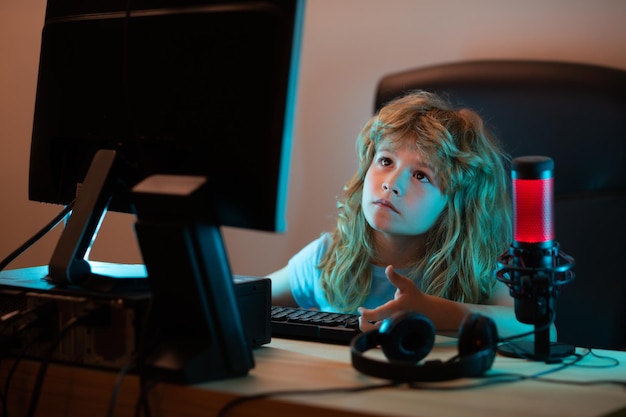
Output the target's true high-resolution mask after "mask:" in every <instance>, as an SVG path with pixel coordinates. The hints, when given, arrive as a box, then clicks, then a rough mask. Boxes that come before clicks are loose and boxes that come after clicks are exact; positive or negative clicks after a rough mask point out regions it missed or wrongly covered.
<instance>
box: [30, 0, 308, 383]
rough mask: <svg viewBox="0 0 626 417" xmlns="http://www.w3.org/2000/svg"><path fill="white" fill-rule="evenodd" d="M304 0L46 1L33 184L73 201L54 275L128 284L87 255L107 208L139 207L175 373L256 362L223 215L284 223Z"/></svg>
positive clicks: (203, 376) (194, 376)
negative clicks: (94, 266) (101, 271)
mask: <svg viewBox="0 0 626 417" xmlns="http://www.w3.org/2000/svg"><path fill="white" fill-rule="evenodd" d="M304 7H305V6H304V0H262V1H241V0H239V1H238V0H111V1H107V2H102V1H95V0H81V1H78V0H70V1H68V0H48V4H47V10H46V20H45V24H44V28H43V34H42V44H41V54H40V67H39V78H38V85H37V97H36V105H35V115H34V126H33V135H32V145H31V158H30V180H29V198H30V199H31V200H34V201H41V202H47V203H54V204H63V205H67V204H72V205H73V206H72V214H71V216H70V217H69V219H68V221H67V224H66V226H65V228H64V230H63V232H62V234H61V237H60V239H59V242H58V244H57V247H56V248H55V250H54V253H53V255H52V259H51V261H50V265H49V274H48V277H47V279H48V281H49V282H51V283H52V284H54V285H58V286H59V287H66V288H68V289H72V288H74V287H78V288H79V289H87V290H89V291H109V292H111V291H124V289H122V290H120V288H122V287H123V286H124V285H121V286H120V285H119V284H120V283H121V282H134V281H131V280H124V279H122V278H115V279H114V278H112V277H99V276H97V275H96V274H93V273H92V272H91V269H90V266H89V263H88V262H87V260H85V259H84V258H85V254H86V252H87V249H88V246H89V245H90V243H91V241H92V239H93V237H94V235H95V233H96V230H97V226H98V224H99V222H100V220H101V218H102V216H103V215H104V213H105V212H106V210H107V209H109V210H116V211H122V212H128V213H134V214H136V215H137V223H136V232H137V238H138V241H139V247H140V249H141V252H142V256H143V259H144V262H145V266H146V270H147V273H148V274H147V275H148V277H147V279H144V280H143V281H144V282H147V283H148V284H149V285H148V288H149V290H150V292H151V297H152V305H151V313H150V320H149V324H148V325H147V329H148V330H147V331H146V333H147V334H148V335H147V343H146V346H149V349H148V350H149V351H150V352H151V353H150V355H149V356H145V360H146V364H147V365H146V366H147V368H149V369H152V370H155V371H156V372H159V373H165V374H166V376H165V377H166V379H170V380H176V381H181V382H186V383H195V382H201V381H204V380H208V379H216V378H222V377H228V376H235V375H241V374H243V373H246V372H247V371H248V369H250V368H251V367H252V366H253V361H252V357H251V353H250V351H249V349H248V348H247V344H246V340H245V337H244V335H243V332H242V326H241V321H240V317H239V312H238V308H237V305H236V304H237V302H236V299H235V296H234V290H233V283H232V274H231V271H230V266H229V262H228V257H227V254H226V250H225V247H224V242H223V239H222V236H221V232H220V227H221V226H234V227H243V228H251V229H258V230H267V231H283V230H285V227H286V219H285V218H286V213H285V212H286V204H287V177H288V171H289V159H290V149H291V146H290V145H291V139H292V133H293V122H294V108H295V92H296V84H297V73H298V61H299V47H300V39H301V32H302V24H303V16H304ZM172 190H174V191H173V192H172ZM251 255H252V254H251ZM140 287H141V286H140ZM126 290H128V289H126ZM150 323H151V324H150Z"/></svg>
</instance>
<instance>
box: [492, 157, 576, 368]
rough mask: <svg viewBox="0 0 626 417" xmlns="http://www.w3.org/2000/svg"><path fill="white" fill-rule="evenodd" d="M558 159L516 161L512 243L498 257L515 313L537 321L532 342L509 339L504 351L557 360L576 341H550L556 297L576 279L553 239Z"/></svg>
mask: <svg viewBox="0 0 626 417" xmlns="http://www.w3.org/2000/svg"><path fill="white" fill-rule="evenodd" d="M553 174H554V161H553V160H552V159H551V158H548V157H546V156H522V157H518V158H515V159H513V161H512V162H511V176H512V180H513V219H514V222H513V243H512V244H511V247H510V248H509V250H508V251H507V252H505V253H503V254H502V255H501V256H500V257H499V258H498V264H499V268H498V271H496V276H497V278H498V280H500V281H501V282H503V283H504V284H506V285H507V286H508V287H509V290H510V291H509V292H510V294H511V296H512V297H513V298H514V299H515V317H516V318H517V320H518V321H520V322H522V323H526V324H533V325H534V326H535V340H534V341H533V342H530V343H527V342H515V343H514V344H504V345H502V346H501V347H500V348H499V351H500V352H501V353H503V354H505V355H509V356H514V357H523V358H528V359H534V360H540V361H546V362H552V361H558V360H560V359H561V358H564V357H567V356H570V355H573V354H574V346H572V345H569V344H565V343H558V342H550V325H551V324H553V323H554V319H555V316H556V299H557V297H558V295H559V291H560V289H561V287H562V286H564V285H565V284H568V283H570V282H571V281H572V280H573V279H574V272H573V271H572V268H573V267H574V264H575V261H574V258H572V257H571V256H569V255H567V254H566V253H565V252H563V251H561V250H560V248H559V244H558V242H556V241H555V240H554V223H553V218H554V212H553V211H554V209H553V206H554V191H553V190H554V175H553Z"/></svg>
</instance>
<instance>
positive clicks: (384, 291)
mask: <svg viewBox="0 0 626 417" xmlns="http://www.w3.org/2000/svg"><path fill="white" fill-rule="evenodd" d="M330 243H331V236H330V234H329V233H324V234H322V235H321V236H320V237H319V238H318V239H316V240H314V241H312V242H311V243H309V244H308V245H306V246H305V247H304V248H302V250H300V252H298V253H297V254H295V255H294V256H293V257H292V258H291V259H290V260H289V263H288V271H289V272H288V273H289V280H290V284H291V292H292V294H293V298H294V299H295V300H296V302H297V303H298V305H299V306H300V307H302V308H316V309H319V310H321V311H329V312H336V311H337V308H336V307H334V306H332V305H330V304H329V303H328V300H327V299H326V296H325V295H324V292H323V291H322V288H321V286H320V276H321V273H322V271H321V270H320V269H319V268H318V265H319V263H320V260H321V259H322V256H323V255H324V253H325V252H326V250H327V248H328V246H329V245H330ZM398 272H399V273H402V271H401V270H398ZM395 292H396V288H395V287H394V286H393V285H391V283H390V282H389V280H388V279H387V276H386V275H385V268H384V267H382V266H376V265H372V290H371V292H370V294H369V295H368V296H367V298H366V299H365V302H364V303H363V305H362V307H365V308H375V307H378V306H380V305H382V304H384V303H386V302H387V301H390V300H393V296H394V294H395Z"/></svg>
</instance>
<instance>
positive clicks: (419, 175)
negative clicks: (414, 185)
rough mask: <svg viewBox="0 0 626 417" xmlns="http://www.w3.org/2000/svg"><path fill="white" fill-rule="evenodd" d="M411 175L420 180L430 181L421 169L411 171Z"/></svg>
mask: <svg viewBox="0 0 626 417" xmlns="http://www.w3.org/2000/svg"><path fill="white" fill-rule="evenodd" d="M413 177H414V178H415V179H416V180H418V181H420V182H430V178H428V176H427V175H426V174H424V173H423V172H421V171H416V172H415V173H413Z"/></svg>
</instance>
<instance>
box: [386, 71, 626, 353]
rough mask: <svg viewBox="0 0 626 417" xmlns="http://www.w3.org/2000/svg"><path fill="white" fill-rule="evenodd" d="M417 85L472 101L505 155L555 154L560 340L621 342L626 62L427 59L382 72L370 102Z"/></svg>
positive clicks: (615, 345) (625, 307) (613, 345)
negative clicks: (564, 270) (568, 274)
mask: <svg viewBox="0 0 626 417" xmlns="http://www.w3.org/2000/svg"><path fill="white" fill-rule="evenodd" d="M416 89H423V90H428V91H432V92H436V93H438V94H440V95H443V96H444V97H447V98H448V99H449V100H450V101H451V102H452V103H453V104H454V105H455V106H457V107H458V106H463V107H469V108H471V109H473V110H475V111H477V112H478V113H479V114H480V115H481V116H482V117H483V118H484V120H485V122H486V124H487V126H488V127H489V129H490V130H491V131H492V132H493V133H494V134H495V135H496V136H497V137H498V139H499V140H500V141H501V142H502V143H503V146H504V148H505V150H506V151H507V153H508V154H509V155H510V156H511V157H516V156H523V155H545V156H549V157H551V158H552V159H553V160H554V163H555V179H554V181H555V185H554V186H555V204H554V216H555V219H554V221H555V235H556V240H557V241H558V242H559V244H560V247H561V250H562V251H563V252H566V253H567V254H569V255H571V256H573V257H574V258H575V259H576V266H575V267H574V272H575V273H576V279H575V280H574V281H573V282H571V283H570V284H567V285H565V286H564V287H563V289H562V290H561V293H560V294H559V296H558V297H557V302H556V305H557V318H556V324H557V329H558V334H559V340H560V341H563V342H567V343H572V344H575V345H577V346H591V347H599V348H610V349H626V272H625V269H624V268H623V267H622V262H623V261H624V259H626V217H625V216H626V71H623V70H618V69H613V68H606V67H600V66H595V65H587V64H575V63H567V62H547V61H468V62H458V63H450V64H443V65H436V66H430V67H424V68H417V69H414V70H410V71H405V72H400V73H395V74H390V75H388V76H385V77H384V78H383V79H381V81H380V82H379V85H378V89H377V95H376V103H375V107H376V109H378V108H380V107H381V106H382V105H383V104H384V103H385V102H387V101H389V100H390V99H392V98H394V97H396V96H399V95H401V94H403V93H404V92H405V91H409V90H416ZM622 257H624V258H622Z"/></svg>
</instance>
